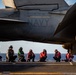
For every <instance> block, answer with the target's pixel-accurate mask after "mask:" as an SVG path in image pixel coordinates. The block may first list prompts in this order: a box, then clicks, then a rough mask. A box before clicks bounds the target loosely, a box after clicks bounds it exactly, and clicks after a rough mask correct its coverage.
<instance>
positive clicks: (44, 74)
mask: <svg viewBox="0 0 76 75" xmlns="http://www.w3.org/2000/svg"><path fill="white" fill-rule="evenodd" d="M10 74H11V75H13V74H16V75H18V74H20V75H23V74H27V75H29V74H30V75H32V74H33V75H36V74H37V75H40V74H41V75H46V74H48V75H50V74H51V75H61V74H62V73H58V72H24V73H21V72H16V73H10Z"/></svg>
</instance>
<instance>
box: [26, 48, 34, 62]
mask: <svg viewBox="0 0 76 75" xmlns="http://www.w3.org/2000/svg"><path fill="white" fill-rule="evenodd" d="M34 59H35V54H34V53H33V51H32V49H30V51H29V52H28V54H27V62H30V60H32V62H34Z"/></svg>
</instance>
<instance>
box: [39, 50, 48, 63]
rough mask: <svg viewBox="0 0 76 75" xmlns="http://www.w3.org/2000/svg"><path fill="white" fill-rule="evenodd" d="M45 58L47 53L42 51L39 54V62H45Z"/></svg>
mask: <svg viewBox="0 0 76 75" xmlns="http://www.w3.org/2000/svg"><path fill="white" fill-rule="evenodd" d="M46 58H47V51H46V50H45V49H43V52H41V53H40V62H45V60H46Z"/></svg>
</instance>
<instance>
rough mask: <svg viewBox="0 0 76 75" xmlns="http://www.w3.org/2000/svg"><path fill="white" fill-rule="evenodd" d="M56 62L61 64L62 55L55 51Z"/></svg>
mask: <svg viewBox="0 0 76 75" xmlns="http://www.w3.org/2000/svg"><path fill="white" fill-rule="evenodd" d="M53 58H54V60H56V62H60V59H61V53H60V52H59V51H58V50H57V49H55V55H54V57H53Z"/></svg>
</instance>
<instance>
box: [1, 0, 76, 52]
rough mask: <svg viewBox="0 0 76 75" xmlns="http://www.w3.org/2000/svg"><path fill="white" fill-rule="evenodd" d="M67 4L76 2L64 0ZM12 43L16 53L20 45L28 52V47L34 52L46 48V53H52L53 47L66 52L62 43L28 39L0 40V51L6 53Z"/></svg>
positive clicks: (74, 0)
mask: <svg viewBox="0 0 76 75" xmlns="http://www.w3.org/2000/svg"><path fill="white" fill-rule="evenodd" d="M65 1H66V2H67V3H68V4H69V5H72V4H74V3H75V2H76V0H65ZM1 8H4V5H3V3H2V0H0V9H1ZM10 45H13V49H14V52H15V53H17V52H18V49H19V48H20V47H23V51H24V52H25V53H28V51H29V50H30V49H32V50H33V51H34V53H40V52H42V51H43V49H46V50H47V53H54V50H55V49H58V50H59V51H60V52H61V53H67V50H66V49H64V48H62V45H57V44H46V43H37V42H29V41H10V42H0V53H6V52H7V50H8V47H9V46H10Z"/></svg>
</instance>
